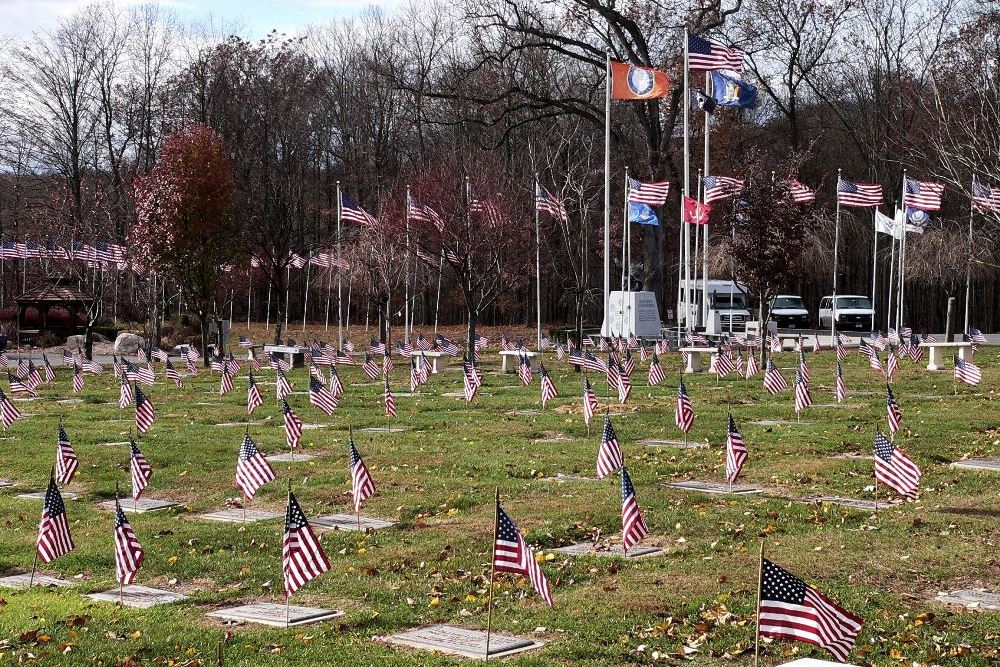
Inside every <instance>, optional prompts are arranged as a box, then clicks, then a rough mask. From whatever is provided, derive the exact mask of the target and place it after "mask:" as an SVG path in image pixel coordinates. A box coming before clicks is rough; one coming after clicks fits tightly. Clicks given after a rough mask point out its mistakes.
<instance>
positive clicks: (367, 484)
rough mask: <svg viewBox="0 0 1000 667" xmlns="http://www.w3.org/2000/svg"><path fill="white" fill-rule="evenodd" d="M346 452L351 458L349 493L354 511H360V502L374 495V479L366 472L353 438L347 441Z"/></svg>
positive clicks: (366, 467) (366, 468)
mask: <svg viewBox="0 0 1000 667" xmlns="http://www.w3.org/2000/svg"><path fill="white" fill-rule="evenodd" d="M348 454H349V456H350V460H351V495H352V496H354V511H355V512H360V511H361V503H363V502H365V501H366V500H368V499H369V498H371V497H372V496H373V495H375V480H373V479H372V476H371V473H369V472H368V466H366V465H365V462H364V461H363V460H362V458H361V454H359V453H358V448H357V447H355V446H354V438H351V439H350V441H349V443H348Z"/></svg>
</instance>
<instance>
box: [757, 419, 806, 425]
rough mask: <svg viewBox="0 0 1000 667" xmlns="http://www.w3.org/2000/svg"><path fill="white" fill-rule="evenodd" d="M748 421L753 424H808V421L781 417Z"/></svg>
mask: <svg viewBox="0 0 1000 667" xmlns="http://www.w3.org/2000/svg"><path fill="white" fill-rule="evenodd" d="M750 423H751V424H753V425H754V426H788V425H791V424H808V423H809V422H790V421H784V420H781V419H758V420H756V421H752V422H750Z"/></svg>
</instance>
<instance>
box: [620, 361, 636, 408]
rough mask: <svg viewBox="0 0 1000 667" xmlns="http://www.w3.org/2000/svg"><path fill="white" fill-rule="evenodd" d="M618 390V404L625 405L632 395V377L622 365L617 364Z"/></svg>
mask: <svg viewBox="0 0 1000 667" xmlns="http://www.w3.org/2000/svg"><path fill="white" fill-rule="evenodd" d="M617 366H618V373H617V376H618V378H617V380H618V382H617V388H618V402H619V403H624V402H625V401H627V400H628V397H629V394H631V393H632V376H630V375H629V374H628V373H627V372H625V369H624V368H623V367H622V365H621V364H617Z"/></svg>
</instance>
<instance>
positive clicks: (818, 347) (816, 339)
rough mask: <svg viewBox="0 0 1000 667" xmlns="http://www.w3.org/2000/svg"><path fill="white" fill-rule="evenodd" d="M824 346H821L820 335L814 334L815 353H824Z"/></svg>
mask: <svg viewBox="0 0 1000 667" xmlns="http://www.w3.org/2000/svg"><path fill="white" fill-rule="evenodd" d="M822 351H823V346H822V345H820V344H819V334H813V352H822Z"/></svg>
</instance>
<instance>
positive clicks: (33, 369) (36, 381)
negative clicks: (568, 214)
mask: <svg viewBox="0 0 1000 667" xmlns="http://www.w3.org/2000/svg"><path fill="white" fill-rule="evenodd" d="M983 340H984V341H985V339H983ZM25 379H26V380H27V381H28V382H29V383H30V385H31V388H32V389H34V388H35V387H37V386H38V385H40V384H41V383H42V374H41V373H39V372H38V366H35V362H34V361H32V360H31V359H28V375H27V377H26V378H25Z"/></svg>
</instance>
